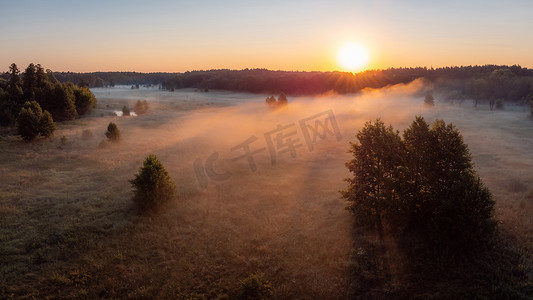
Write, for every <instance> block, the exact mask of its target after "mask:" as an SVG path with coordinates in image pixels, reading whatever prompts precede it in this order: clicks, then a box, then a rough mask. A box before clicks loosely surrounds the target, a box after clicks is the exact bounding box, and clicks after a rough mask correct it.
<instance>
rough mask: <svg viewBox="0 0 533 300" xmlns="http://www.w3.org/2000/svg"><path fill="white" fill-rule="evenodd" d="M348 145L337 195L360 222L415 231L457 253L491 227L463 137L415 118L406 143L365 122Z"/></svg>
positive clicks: (489, 207)
mask: <svg viewBox="0 0 533 300" xmlns="http://www.w3.org/2000/svg"><path fill="white" fill-rule="evenodd" d="M356 137H357V139H358V141H359V143H352V144H351V152H352V154H353V156H354V158H353V159H352V160H350V161H348V162H347V164H346V166H347V167H348V169H349V170H350V172H352V173H353V175H354V176H353V178H348V179H347V181H348V183H349V187H348V189H347V190H345V191H343V192H342V196H343V198H345V199H346V200H348V201H349V203H350V208H351V210H352V211H353V212H354V214H355V215H356V218H357V219H358V220H359V221H363V222H366V224H369V225H374V226H376V228H377V229H378V232H379V233H380V234H381V231H382V228H383V225H387V226H388V228H389V229H390V231H391V232H393V233H395V234H400V235H402V234H415V235H417V236H419V237H421V238H423V239H424V241H425V242H427V244H431V245H435V246H437V247H441V246H444V247H446V249H452V248H453V249H461V248H462V247H463V246H465V245H470V246H471V245H474V244H476V243H477V242H481V241H484V240H486V239H485V238H487V237H488V236H489V235H490V233H492V232H493V230H494V228H495V222H494V219H493V216H492V213H493V208H494V201H493V200H492V196H491V194H490V192H489V190H488V189H487V188H486V187H485V186H484V185H483V183H482V182H481V180H480V178H479V177H478V176H477V174H476V172H475V170H474V168H473V165H472V162H471V156H470V152H469V151H468V147H467V145H466V144H465V143H464V141H463V138H462V136H461V134H460V132H459V131H458V130H457V129H456V128H455V127H454V126H453V125H452V124H446V123H445V122H444V121H442V120H436V121H435V122H434V123H433V125H432V126H431V127H430V126H429V125H428V124H427V123H426V121H425V120H424V118H422V117H416V119H415V120H414V121H413V123H412V124H411V125H410V126H409V128H407V129H406V130H405V131H404V133H403V139H402V138H400V136H399V134H398V133H397V132H395V131H394V130H393V128H392V127H391V126H388V127H387V126H385V124H384V123H383V122H382V121H381V120H379V119H378V120H376V121H375V122H374V123H372V122H367V123H366V124H365V126H364V127H363V129H362V130H361V131H360V132H359V133H357V135H356Z"/></svg>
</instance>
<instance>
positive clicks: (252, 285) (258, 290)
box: [238, 274, 272, 300]
mask: <svg viewBox="0 0 533 300" xmlns="http://www.w3.org/2000/svg"><path fill="white" fill-rule="evenodd" d="M240 283H241V286H240V288H241V289H240V291H239V296H238V299H250V300H251V299H254V300H255V299H266V298H269V297H270V296H272V284H271V283H270V282H269V281H263V280H261V279H260V278H259V277H258V276H257V275H255V274H250V276H248V277H246V279H244V280H241V282H240Z"/></svg>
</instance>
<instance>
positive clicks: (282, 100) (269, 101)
mask: <svg viewBox="0 0 533 300" xmlns="http://www.w3.org/2000/svg"><path fill="white" fill-rule="evenodd" d="M265 104H266V105H267V106H268V107H269V108H271V109H276V108H280V107H283V106H287V105H288V104H289V100H287V96H286V95H285V93H281V94H280V95H279V96H278V100H276V98H275V97H274V96H270V97H267V98H266V100H265Z"/></svg>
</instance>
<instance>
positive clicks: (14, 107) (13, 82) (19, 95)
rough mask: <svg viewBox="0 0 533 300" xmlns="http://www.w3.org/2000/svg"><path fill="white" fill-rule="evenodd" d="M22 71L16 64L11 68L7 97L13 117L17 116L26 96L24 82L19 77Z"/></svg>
mask: <svg viewBox="0 0 533 300" xmlns="http://www.w3.org/2000/svg"><path fill="white" fill-rule="evenodd" d="M19 73H20V70H19V69H18V67H17V65H16V64H15V63H12V64H11V65H10V66H9V80H8V84H7V90H6V92H7V95H8V99H9V100H8V101H9V104H8V106H9V109H10V110H11V113H12V114H13V115H16V114H17V112H18V111H19V110H20V108H21V107H22V105H23V104H24V100H23V99H24V94H23V92H22V81H21V80H20V76H19Z"/></svg>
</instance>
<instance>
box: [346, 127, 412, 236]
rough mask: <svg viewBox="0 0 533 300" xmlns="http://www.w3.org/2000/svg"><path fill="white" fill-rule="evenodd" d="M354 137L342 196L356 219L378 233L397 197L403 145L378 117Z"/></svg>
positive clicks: (396, 132)
mask: <svg viewBox="0 0 533 300" xmlns="http://www.w3.org/2000/svg"><path fill="white" fill-rule="evenodd" d="M356 138H357V139H358V140H359V144H355V143H351V149H350V152H351V153H352V154H353V156H354V158H353V159H352V160H350V161H348V162H347V163H346V167H347V168H348V170H350V172H352V173H353V174H354V177H353V178H348V179H346V181H347V182H348V183H349V188H348V190H346V191H344V192H342V196H343V198H345V199H346V200H348V201H349V202H350V206H349V207H350V209H351V210H352V212H354V214H355V215H356V218H357V219H358V221H361V222H363V223H366V224H371V225H374V226H376V227H377V230H378V232H379V233H380V235H381V233H382V230H383V224H382V223H383V222H382V220H383V218H385V217H386V215H387V214H388V212H389V211H390V210H391V209H390V207H391V206H392V205H394V204H395V203H394V202H395V201H397V200H398V195H399V194H398V190H397V189H396V186H398V181H400V180H401V176H400V171H401V170H400V166H401V165H402V158H403V153H404V149H403V144H402V141H401V138H400V135H399V132H398V131H394V130H393V128H392V126H388V127H387V126H385V123H383V121H381V120H380V119H377V120H376V121H375V122H374V123H372V122H367V123H366V124H365V126H364V127H363V129H362V130H361V131H360V132H358V133H357V135H356Z"/></svg>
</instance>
